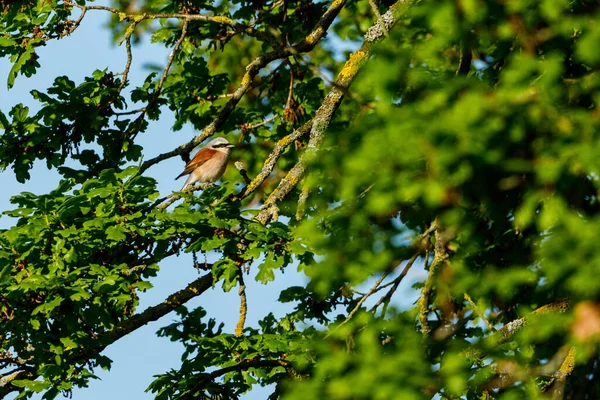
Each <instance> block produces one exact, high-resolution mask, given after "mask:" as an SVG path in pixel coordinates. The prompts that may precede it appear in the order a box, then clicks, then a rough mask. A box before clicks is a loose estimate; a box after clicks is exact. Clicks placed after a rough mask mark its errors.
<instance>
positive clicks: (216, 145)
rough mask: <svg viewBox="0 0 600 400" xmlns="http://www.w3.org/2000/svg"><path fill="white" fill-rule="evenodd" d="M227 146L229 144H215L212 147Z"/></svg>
mask: <svg viewBox="0 0 600 400" xmlns="http://www.w3.org/2000/svg"><path fill="white" fill-rule="evenodd" d="M226 146H229V143H219V144H215V145H214V146H213V147H214V148H217V147H226Z"/></svg>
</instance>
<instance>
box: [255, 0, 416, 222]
mask: <svg viewBox="0 0 600 400" xmlns="http://www.w3.org/2000/svg"><path fill="white" fill-rule="evenodd" d="M412 2H413V0H399V1H397V2H396V3H394V4H393V5H392V6H391V7H390V9H389V10H388V11H387V12H386V13H385V14H383V15H382V16H381V18H380V19H378V22H375V24H374V25H373V26H372V27H371V28H370V29H369V30H368V31H367V33H366V34H365V37H364V41H363V44H362V46H361V47H360V49H359V50H357V51H356V52H355V53H353V54H352V55H351V56H350V58H349V59H348V61H346V63H345V64H344V67H343V68H342V70H341V71H340V73H339V74H338V77H337V79H336V80H335V83H334V85H333V87H332V89H331V90H330V92H329V93H328V94H327V96H326V97H325V99H324V100H323V103H322V104H321V106H320V107H319V109H318V110H317V112H316V114H315V117H314V119H313V123H312V127H311V131H310V140H309V142H308V148H307V152H306V153H305V154H304V155H303V156H302V157H301V158H300V161H298V163H296V165H295V166H294V167H293V168H292V169H291V170H290V171H289V172H288V173H287V175H286V177H285V178H284V179H282V180H281V182H280V183H279V186H278V187H277V188H276V189H275V190H274V191H273V193H271V195H270V196H269V198H268V199H267V200H266V201H265V203H264V204H263V207H262V211H261V212H260V214H259V215H258V216H257V217H256V219H257V220H258V221H260V222H261V223H262V224H267V223H269V221H271V219H272V218H273V215H274V214H275V213H276V212H277V206H276V203H277V202H278V201H280V200H281V199H283V198H284V197H286V196H287V195H288V194H289V193H290V192H291V191H292V189H293V188H294V187H295V186H296V185H297V184H298V182H299V181H300V180H301V179H302V178H303V177H304V173H305V168H306V163H307V158H309V157H312V156H314V153H315V152H316V151H317V150H318V148H319V147H320V145H321V143H322V142H323V138H324V135H325V131H326V130H327V127H328V126H329V124H330V122H331V119H332V118H333V114H334V113H335V111H336V110H337V108H338V107H339V106H340V104H341V103H342V100H343V98H344V95H345V93H346V91H347V89H348V88H349V87H350V84H351V83H352V82H353V81H354V78H356V75H357V74H358V71H359V70H360V68H361V67H362V66H363V65H364V64H365V63H366V61H367V60H368V58H369V56H370V55H371V51H372V48H373V46H374V45H375V44H376V43H377V42H379V41H380V40H381V39H382V38H383V37H384V34H385V31H384V29H387V30H388V31H389V30H390V29H391V28H392V27H393V26H394V25H395V24H396V22H397V21H398V18H399V16H400V15H402V13H404V12H405V11H406V10H407V9H408V7H409V6H410V5H411V4H412ZM334 3H335V2H334ZM381 21H383V24H381ZM382 25H385V28H383V27H382Z"/></svg>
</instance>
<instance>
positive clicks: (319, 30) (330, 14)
mask: <svg viewBox="0 0 600 400" xmlns="http://www.w3.org/2000/svg"><path fill="white" fill-rule="evenodd" d="M345 4H346V0H335V1H333V2H332V3H331V4H330V6H329V8H328V9H327V11H326V12H325V13H324V14H323V16H322V17H321V18H320V19H319V22H318V23H317V25H316V26H315V28H314V29H313V30H312V31H311V32H310V33H309V34H308V35H307V36H306V38H304V39H303V40H302V41H301V42H299V43H298V44H296V45H294V46H287V47H284V48H281V49H276V50H273V51H270V52H268V53H266V54H265V55H260V56H258V57H257V58H256V59H255V60H254V61H252V62H251V63H250V64H248V66H246V73H245V74H244V76H243V77H242V81H241V83H240V86H239V87H238V88H237V90H236V91H235V92H234V93H233V95H232V96H231V98H230V99H229V101H228V102H227V103H226V104H225V105H224V106H223V108H221V110H220V111H219V113H218V114H217V116H216V117H215V118H214V119H213V121H212V122H211V123H210V124H208V125H207V126H206V127H205V128H204V129H203V130H202V132H200V134H199V135H197V136H196V137H195V138H194V139H192V140H191V141H190V142H188V143H186V144H183V145H181V146H179V147H177V148H176V149H174V150H172V151H169V152H167V153H163V154H160V155H158V156H156V157H154V158H152V159H150V160H147V161H145V162H144V163H143V164H142V166H141V168H140V172H144V171H145V170H147V169H148V168H150V167H151V166H153V165H155V164H157V163H159V162H161V161H163V160H166V159H168V158H171V157H175V156H177V155H181V154H183V153H189V152H190V151H191V150H192V149H193V148H194V147H196V146H197V145H199V144H200V143H202V142H203V141H204V140H205V139H206V138H208V137H210V136H212V135H213V134H214V133H215V132H216V131H217V130H219V129H220V128H221V127H222V126H223V125H224V123H225V121H227V119H228V118H229V115H230V114H231V112H232V111H233V110H234V109H235V107H236V106H237V104H238V103H239V101H240V100H241V98H242V97H243V96H244V94H245V93H246V92H247V91H248V89H249V88H250V87H251V86H252V81H253V80H254V78H255V77H256V75H258V73H259V72H260V70H261V69H263V68H264V67H266V66H267V65H268V64H270V63H271V62H273V61H275V60H278V59H284V58H287V57H290V56H293V55H295V54H299V53H305V52H308V51H311V50H312V49H313V48H314V47H315V46H316V44H317V43H318V42H319V40H321V39H322V38H323V36H325V34H326V33H327V30H328V29H329V26H330V25H331V23H332V22H333V20H334V19H335V17H336V16H337V15H338V13H339V12H340V11H341V9H342V7H343V6H344V5H345Z"/></svg>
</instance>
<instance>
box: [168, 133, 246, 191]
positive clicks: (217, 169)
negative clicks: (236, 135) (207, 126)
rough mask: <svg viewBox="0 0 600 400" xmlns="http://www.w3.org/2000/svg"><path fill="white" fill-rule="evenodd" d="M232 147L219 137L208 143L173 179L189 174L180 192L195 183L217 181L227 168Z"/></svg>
mask: <svg viewBox="0 0 600 400" xmlns="http://www.w3.org/2000/svg"><path fill="white" fill-rule="evenodd" d="M233 147H235V146H234V145H232V144H230V143H229V142H228V141H227V139H225V138H221V137H219V138H216V139H213V140H211V141H210V142H208V143H207V144H206V146H204V147H203V148H202V149H200V150H199V151H198V152H197V153H196V155H195V156H194V158H192V160H191V161H190V162H189V163H187V165H186V166H185V169H184V170H183V172H182V173H181V174H179V176H178V177H177V178H175V179H179V178H181V177H182V176H183V175H187V174H190V176H188V178H187V180H186V181H185V184H184V185H183V187H182V188H181V190H184V189H185V188H186V187H188V186H189V185H193V184H194V183H196V182H215V181H217V180H218V179H219V178H220V177H221V176H223V173H224V172H225V168H227V159H228V158H229V153H230V152H231V149H232V148H233Z"/></svg>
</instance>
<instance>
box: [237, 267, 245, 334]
mask: <svg viewBox="0 0 600 400" xmlns="http://www.w3.org/2000/svg"><path fill="white" fill-rule="evenodd" d="M238 281H239V284H240V288H239V290H238V295H239V296H240V318H239V320H238V323H237V325H236V326H235V336H238V337H239V336H242V335H243V334H244V325H245V324H246V316H247V315H248V299H247V297H246V284H245V283H244V272H243V271H242V269H241V268H240V270H239V271H238Z"/></svg>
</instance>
